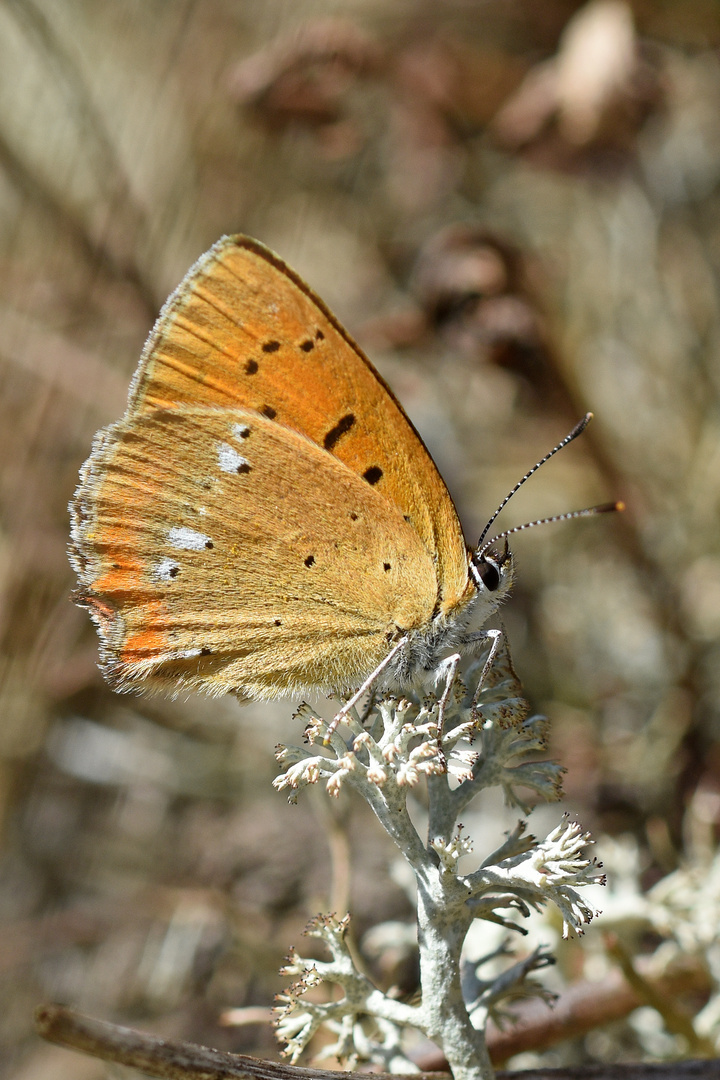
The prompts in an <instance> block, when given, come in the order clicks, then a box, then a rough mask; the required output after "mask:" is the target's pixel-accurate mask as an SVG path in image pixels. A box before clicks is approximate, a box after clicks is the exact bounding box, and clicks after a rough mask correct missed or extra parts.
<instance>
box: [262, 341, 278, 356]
mask: <svg viewBox="0 0 720 1080" xmlns="http://www.w3.org/2000/svg"><path fill="white" fill-rule="evenodd" d="M279 348H280V342H279V341H266V342H264V343H263V347H262V351H263V352H268V353H269V352H277V351H278V349H279Z"/></svg>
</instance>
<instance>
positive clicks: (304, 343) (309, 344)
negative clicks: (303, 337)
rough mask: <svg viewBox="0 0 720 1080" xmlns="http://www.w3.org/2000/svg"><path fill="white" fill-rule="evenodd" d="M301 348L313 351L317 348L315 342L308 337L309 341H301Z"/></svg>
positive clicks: (304, 350)
mask: <svg viewBox="0 0 720 1080" xmlns="http://www.w3.org/2000/svg"><path fill="white" fill-rule="evenodd" d="M300 348H301V349H302V351H303V352H312V351H313V349H314V348H315V342H314V341H312V340H311V339H310V338H308V339H307V341H301V342H300Z"/></svg>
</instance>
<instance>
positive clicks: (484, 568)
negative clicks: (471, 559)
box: [473, 559, 500, 592]
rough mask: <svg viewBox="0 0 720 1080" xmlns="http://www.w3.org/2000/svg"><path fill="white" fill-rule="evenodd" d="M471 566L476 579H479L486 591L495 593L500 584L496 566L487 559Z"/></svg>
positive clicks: (498, 571)
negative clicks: (473, 568)
mask: <svg viewBox="0 0 720 1080" xmlns="http://www.w3.org/2000/svg"><path fill="white" fill-rule="evenodd" d="M473 566H474V567H475V572H476V577H478V578H480V581H482V583H483V585H484V586H485V588H486V589H487V591H488V592H495V590H496V589H497V587H498V585H499V584H500V570H499V568H498V566H497V564H496V563H494V562H490V561H489V560H488V559H480V561H479V562H476V563H473Z"/></svg>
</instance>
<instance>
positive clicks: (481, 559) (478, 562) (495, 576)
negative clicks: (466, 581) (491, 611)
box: [469, 537, 515, 608]
mask: <svg viewBox="0 0 720 1080" xmlns="http://www.w3.org/2000/svg"><path fill="white" fill-rule="evenodd" d="M504 540H505V544H504V547H503V549H502V551H500V552H498V551H496V550H495V549H494V548H492V547H488V546H487V545H486V546H484V547H482V548H480V547H479V548H477V550H476V551H472V552H470V557H469V564H470V565H469V569H470V577H471V578H472V580H473V581H474V583H475V586H476V588H477V591H478V594H479V595H480V596H484V597H485V598H486V600H487V601H488V602H489V604H490V605H491V606H492V607H493V608H495V607H497V606H498V605H499V604H501V603H502V601H503V600H504V599H505V597H506V595H507V593H508V591H509V589H510V586H511V585H512V581H513V575H514V572H515V563H514V560H513V555H512V552H511V551H510V547H509V546H508V542H507V537H504Z"/></svg>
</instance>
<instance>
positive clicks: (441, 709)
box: [436, 653, 462, 742]
mask: <svg viewBox="0 0 720 1080" xmlns="http://www.w3.org/2000/svg"><path fill="white" fill-rule="evenodd" d="M461 659H462V657H461V655H460V653H453V654H452V656H448V657H446V658H445V660H443V661H442V663H441V664H439V665H438V668H437V673H436V675H437V681H438V682H440V680H441V679H445V689H444V690H443V692H442V694H441V696H440V700H439V701H438V741H439V742H442V736H443V728H444V726H445V709H446V707H447V703H448V700H449V698H450V694H451V693H452V689H453V687H454V685H455V676H456V675H457V669H458V665H459V664H460V660H461Z"/></svg>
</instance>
